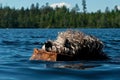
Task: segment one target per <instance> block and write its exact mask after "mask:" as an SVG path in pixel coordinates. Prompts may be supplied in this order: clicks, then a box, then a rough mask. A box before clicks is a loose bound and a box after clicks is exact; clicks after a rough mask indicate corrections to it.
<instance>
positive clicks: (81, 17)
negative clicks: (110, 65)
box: [0, 0, 120, 28]
mask: <svg viewBox="0 0 120 80" xmlns="http://www.w3.org/2000/svg"><path fill="white" fill-rule="evenodd" d="M82 6H83V9H82V11H81V9H80V8H79V6H78V4H76V5H75V7H73V8H72V9H71V10H70V9H68V8H67V7H66V6H63V7H56V8H55V9H53V8H52V7H50V6H49V4H48V3H46V4H45V5H43V6H42V7H39V4H38V3H36V4H32V5H31V6H30V8H27V9H25V8H24V7H22V8H21V9H15V8H10V7H8V6H5V7H3V6H2V5H0V28H120V11H119V10H118V8H117V6H115V7H114V9H113V10H109V8H108V7H106V9H105V12H101V10H98V11H96V12H91V13H88V12H87V7H86V1H85V0H82Z"/></svg>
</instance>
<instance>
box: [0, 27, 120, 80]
mask: <svg viewBox="0 0 120 80" xmlns="http://www.w3.org/2000/svg"><path fill="white" fill-rule="evenodd" d="M65 30H66V29H0V36H1V37H0V80H119V79H120V76H119V75H120V29H76V30H80V31H82V32H85V33H87V34H92V35H94V36H96V37H98V38H99V39H101V40H102V41H103V42H104V44H105V47H104V52H105V53H106V54H108V55H109V56H110V57H111V58H112V59H111V60H107V61H76V62H45V61H29V58H30V56H31V55H32V53H33V49H34V48H41V47H42V45H43V44H44V42H45V41H47V40H49V39H51V40H54V39H56V37H57V34H58V32H61V31H65ZM71 64H72V65H74V64H80V65H81V64H83V65H84V67H82V68H81V67H80V68H78V67H77V68H76V67H73V68H70V67H67V68H64V66H65V65H71Z"/></svg>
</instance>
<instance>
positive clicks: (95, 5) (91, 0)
mask: <svg viewBox="0 0 120 80" xmlns="http://www.w3.org/2000/svg"><path fill="white" fill-rule="evenodd" d="M47 2H48V3H49V5H50V6H52V7H55V6H56V5H58V6H62V5H66V6H67V7H68V8H70V9H71V8H72V7H74V6H75V5H76V4H78V6H79V8H80V11H82V0H0V4H2V6H10V7H11V8H13V7H15V8H16V9H20V8H21V7H24V8H29V7H30V6H31V4H36V3H39V5H40V7H41V6H42V5H45V4H46V3H47ZM86 4H87V12H96V11H97V10H101V11H105V8H106V7H109V9H110V10H111V9H114V6H116V5H117V6H118V8H119V9H120V0H86Z"/></svg>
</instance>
